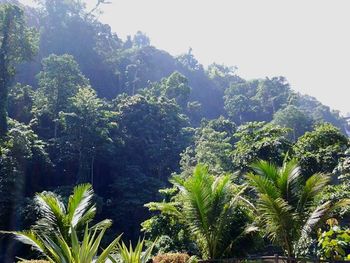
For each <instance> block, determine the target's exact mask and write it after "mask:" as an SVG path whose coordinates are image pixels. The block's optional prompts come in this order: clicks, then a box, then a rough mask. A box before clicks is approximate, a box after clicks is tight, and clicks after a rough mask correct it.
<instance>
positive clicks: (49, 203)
mask: <svg viewBox="0 0 350 263" xmlns="http://www.w3.org/2000/svg"><path fill="white" fill-rule="evenodd" d="M34 200H35V202H36V204H37V205H38V206H39V211H40V215H41V220H40V221H38V224H36V226H37V227H38V228H41V229H43V230H44V229H46V230H52V229H55V230H56V231H60V232H61V233H63V232H64V231H65V227H66V226H65V213H66V208H65V206H64V204H63V203H62V202H61V200H60V199H59V198H58V196H57V195H56V194H54V193H51V192H44V193H39V194H36V196H35V199H34Z"/></svg>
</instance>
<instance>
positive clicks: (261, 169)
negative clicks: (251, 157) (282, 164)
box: [250, 160, 279, 184]
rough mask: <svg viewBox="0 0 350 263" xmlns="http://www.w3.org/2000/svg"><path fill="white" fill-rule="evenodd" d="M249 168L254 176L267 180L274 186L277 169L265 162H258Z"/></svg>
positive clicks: (277, 174)
mask: <svg viewBox="0 0 350 263" xmlns="http://www.w3.org/2000/svg"><path fill="white" fill-rule="evenodd" d="M250 168H252V169H253V171H254V172H255V173H256V174H258V175H260V176H262V177H265V178H268V179H269V180H271V181H272V182H273V183H274V184H277V180H278V177H279V173H278V168H277V167H276V166H275V165H273V164H271V163H269V162H267V161H265V160H259V161H257V162H255V163H253V164H252V165H250Z"/></svg>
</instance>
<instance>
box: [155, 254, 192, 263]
mask: <svg viewBox="0 0 350 263" xmlns="http://www.w3.org/2000/svg"><path fill="white" fill-rule="evenodd" d="M189 259H190V256H189V255H188V254H185V253H167V254H159V255H157V256H155V257H154V258H153V259H152V260H153V263H186V262H188V261H189Z"/></svg>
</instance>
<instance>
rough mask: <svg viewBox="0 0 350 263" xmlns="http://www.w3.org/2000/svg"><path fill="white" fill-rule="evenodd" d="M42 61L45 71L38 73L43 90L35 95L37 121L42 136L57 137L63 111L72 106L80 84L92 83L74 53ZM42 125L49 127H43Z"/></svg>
mask: <svg viewBox="0 0 350 263" xmlns="http://www.w3.org/2000/svg"><path fill="white" fill-rule="evenodd" d="M42 64H43V70H42V71H41V72H40V73H39V74H38V82H39V89H38V91H37V92H36V96H35V107H34V109H33V111H34V115H35V120H34V123H33V124H36V126H37V127H38V128H39V131H38V132H39V134H40V135H42V136H45V137H46V138H55V139H56V138H57V136H58V122H59V113H60V112H61V111H67V110H68V109H69V108H70V107H71V105H72V101H71V100H70V98H71V97H73V96H74V95H76V94H77V92H78V90H79V87H86V86H87V85H88V84H89V82H88V80H87V79H86V78H85V77H84V76H83V75H82V73H81V71H80V69H79V65H78V64H77V62H76V61H75V60H74V58H73V56H71V55H62V56H57V55H50V56H49V57H48V58H45V59H43V61H42ZM42 127H45V130H41V129H42ZM40 128H41V129H40Z"/></svg>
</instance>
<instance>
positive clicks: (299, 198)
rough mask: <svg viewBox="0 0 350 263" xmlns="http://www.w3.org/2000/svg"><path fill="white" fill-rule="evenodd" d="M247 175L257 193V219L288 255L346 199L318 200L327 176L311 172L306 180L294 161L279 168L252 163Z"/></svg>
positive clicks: (267, 164) (266, 232)
mask: <svg viewBox="0 0 350 263" xmlns="http://www.w3.org/2000/svg"><path fill="white" fill-rule="evenodd" d="M251 167H252V169H253V170H254V172H251V173H248V174H247V179H248V183H249V185H250V186H251V187H252V188H253V189H254V190H255V192H256V193H257V195H258V200H257V212H258V218H257V222H258V225H259V226H260V228H261V230H262V231H263V233H264V234H265V235H266V236H267V237H268V238H269V239H270V240H271V241H272V242H274V243H275V244H277V245H279V246H281V247H282V248H283V249H284V251H285V253H286V255H287V256H289V257H293V256H298V252H299V251H297V247H298V243H300V242H304V239H305V238H306V237H307V236H309V235H310V234H312V232H313V231H314V230H315V229H316V227H317V226H318V225H319V224H320V223H321V222H324V221H325V220H326V219H327V217H328V218H329V217H330V216H331V212H333V211H334V210H335V209H336V208H338V207H343V206H348V205H349V204H350V200H349V199H342V200H340V201H338V202H331V201H327V202H324V203H322V204H320V203H317V197H318V195H319V194H320V193H322V190H323V189H324V188H325V187H326V186H327V185H328V183H329V180H330V178H329V176H327V175H324V174H314V175H312V176H311V177H309V178H308V179H307V180H305V179H304V178H303V176H302V174H301V171H300V167H299V166H298V164H297V162H296V161H295V160H292V161H289V162H284V164H283V166H282V167H278V166H276V165H273V164H271V163H268V162H266V161H259V162H257V163H254V164H253V165H252V166H251Z"/></svg>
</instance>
